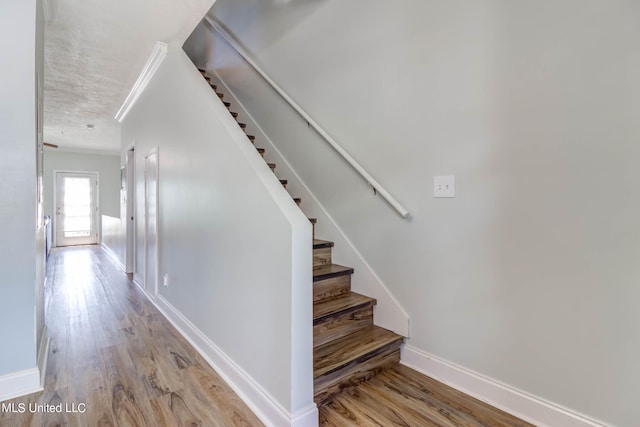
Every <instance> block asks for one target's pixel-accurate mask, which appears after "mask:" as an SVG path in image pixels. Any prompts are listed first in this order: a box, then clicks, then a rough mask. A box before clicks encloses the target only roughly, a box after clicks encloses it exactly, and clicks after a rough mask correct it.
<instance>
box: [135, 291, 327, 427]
mask: <svg viewBox="0 0 640 427" xmlns="http://www.w3.org/2000/svg"><path fill="white" fill-rule="evenodd" d="M138 287H139V285H138ZM144 294H145V295H146V296H147V298H148V299H149V301H151V303H152V304H154V305H155V306H156V308H157V309H158V310H159V311H160V312H161V313H162V314H163V315H164V317H165V318H166V319H167V320H168V321H169V322H170V323H171V324H172V325H173V326H174V327H175V328H176V329H177V330H178V332H180V334H181V335H182V336H183V337H184V338H185V339H186V340H187V341H188V342H189V343H190V344H191V345H192V346H193V347H194V348H195V349H196V351H197V352H198V353H200V354H201V355H202V357H204V359H205V360H206V361H207V363H209V365H211V367H212V368H213V369H215V370H216V372H217V373H218V374H219V375H220V376H221V377H222V379H224V381H225V382H226V383H227V384H229V386H230V387H231V388H232V389H233V391H235V392H236V393H237V394H238V396H239V397H240V398H241V399H242V401H243V402H245V403H246V404H247V406H249V408H250V409H251V410H252V411H253V412H254V413H255V414H256V416H257V417H258V418H259V419H260V420H261V421H262V422H263V423H265V424H266V425H268V426H274V427H281V426H282V427H285V426H286V427H316V426H317V425H318V408H317V407H316V405H315V403H314V404H312V405H309V406H308V407H306V408H303V409H301V410H299V411H297V412H295V413H289V412H288V411H287V410H286V409H285V408H283V407H282V406H281V405H280V404H279V403H278V402H277V401H276V400H275V399H274V398H273V397H272V396H271V395H270V394H269V393H268V392H267V391H266V390H264V389H263V388H262V387H261V386H260V385H259V384H258V383H256V382H255V381H254V380H253V378H251V376H250V375H249V374H247V373H246V372H244V370H243V369H242V368H241V367H240V366H238V365H237V364H236V363H235V362H234V361H233V360H232V359H231V358H230V357H229V356H227V355H226V354H225V353H224V352H223V351H222V350H221V349H220V348H219V347H218V346H217V345H216V344H214V343H213V342H212V341H211V340H210V339H209V338H208V337H207V336H206V335H205V334H204V333H202V332H201V331H200V330H199V329H198V328H197V327H196V326H195V325H194V324H193V323H191V322H190V321H189V320H188V319H187V318H186V317H184V315H183V314H182V313H181V312H180V311H179V310H178V309H176V308H175V307H174V306H173V305H171V303H169V301H167V300H166V299H164V298H163V297H162V295H158V297H157V299H156V300H155V301H154V300H153V298H152V297H151V296H150V295H148V294H147V293H146V292H145V293H144Z"/></svg>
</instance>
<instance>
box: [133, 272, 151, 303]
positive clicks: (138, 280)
mask: <svg viewBox="0 0 640 427" xmlns="http://www.w3.org/2000/svg"><path fill="white" fill-rule="evenodd" d="M133 283H134V284H135V285H136V286H137V287H139V288H140V289H141V290H142V292H144V294H145V295H146V294H147V292H146V291H145V290H144V277H142V276H141V275H139V274H138V273H133ZM152 302H153V301H152Z"/></svg>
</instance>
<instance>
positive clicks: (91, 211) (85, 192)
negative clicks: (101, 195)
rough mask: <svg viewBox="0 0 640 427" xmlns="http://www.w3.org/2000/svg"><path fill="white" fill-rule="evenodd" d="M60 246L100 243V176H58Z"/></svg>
mask: <svg viewBox="0 0 640 427" xmlns="http://www.w3.org/2000/svg"><path fill="white" fill-rule="evenodd" d="M55 200H56V203H55V204H56V219H55V227H56V246H73V245H95V244H97V243H98V174H97V173H80V172H56V199H55Z"/></svg>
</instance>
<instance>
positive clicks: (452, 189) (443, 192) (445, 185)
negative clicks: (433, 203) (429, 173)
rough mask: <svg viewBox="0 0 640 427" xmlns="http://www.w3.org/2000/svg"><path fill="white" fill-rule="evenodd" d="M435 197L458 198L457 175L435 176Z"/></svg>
mask: <svg viewBox="0 0 640 427" xmlns="http://www.w3.org/2000/svg"><path fill="white" fill-rule="evenodd" d="M433 197H456V177H455V175H443V176H434V177H433Z"/></svg>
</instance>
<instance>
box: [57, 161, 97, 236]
mask: <svg viewBox="0 0 640 427" xmlns="http://www.w3.org/2000/svg"><path fill="white" fill-rule="evenodd" d="M58 173H77V174H91V175H95V176H96V212H95V214H96V244H98V245H99V244H100V243H101V242H102V233H101V230H102V215H101V210H100V172H97V171H74V170H64V169H54V170H53V206H52V209H53V212H52V215H51V216H52V218H51V220H52V221H53V235H52V245H51V246H52V247H54V248H55V247H57V246H58V215H57V207H58Z"/></svg>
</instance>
